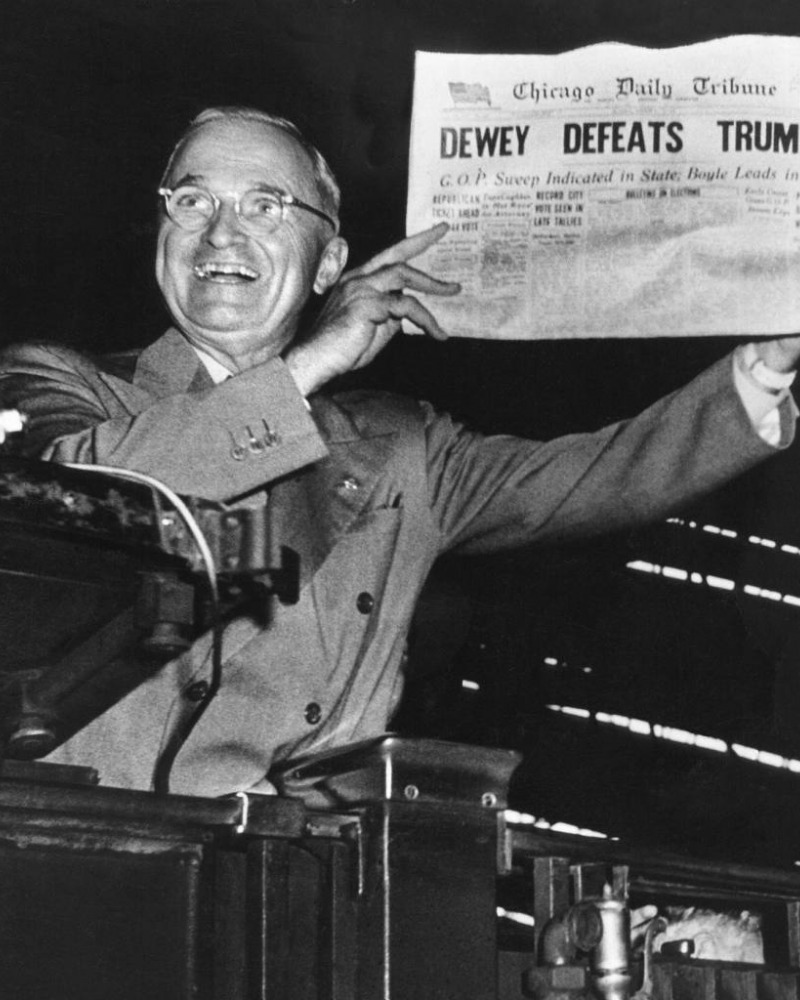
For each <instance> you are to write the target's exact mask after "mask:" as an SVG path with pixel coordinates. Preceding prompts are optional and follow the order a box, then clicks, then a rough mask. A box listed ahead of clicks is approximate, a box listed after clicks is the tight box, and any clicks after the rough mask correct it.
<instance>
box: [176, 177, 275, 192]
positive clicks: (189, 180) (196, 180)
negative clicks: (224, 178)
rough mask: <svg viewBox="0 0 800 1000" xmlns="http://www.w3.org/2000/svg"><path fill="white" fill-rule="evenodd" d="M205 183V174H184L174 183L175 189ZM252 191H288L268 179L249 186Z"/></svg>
mask: <svg viewBox="0 0 800 1000" xmlns="http://www.w3.org/2000/svg"><path fill="white" fill-rule="evenodd" d="M201 183H202V184H205V183H207V181H206V177H205V176H204V175H203V174H184V175H183V177H181V178H180V179H179V180H177V181H175V182H174V184H173V185H172V189H173V191H174V190H175V189H176V188H179V187H182V186H183V185H184V184H201ZM248 190H250V191H280V192H282V193H283V194H286V193H287V192H286V191H284V189H283V188H280V187H278V186H277V185H276V184H268V183H267V182H266V181H256V182H254V184H253V186H252V187H251V188H249V189H248Z"/></svg>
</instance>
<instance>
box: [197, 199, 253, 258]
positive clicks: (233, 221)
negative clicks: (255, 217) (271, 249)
mask: <svg viewBox="0 0 800 1000" xmlns="http://www.w3.org/2000/svg"><path fill="white" fill-rule="evenodd" d="M205 238H206V240H207V241H208V242H209V243H211V244H212V245H213V246H215V247H225V246H230V245H231V244H232V243H241V242H242V241H243V240H245V239H246V234H245V233H244V230H243V229H242V224H241V221H240V220H239V216H238V214H237V212H236V206H235V205H233V204H232V203H231V202H222V204H221V205H220V206H219V208H218V209H217V211H216V213H215V214H214V217H213V218H212V219H211V220H210V221H209V223H208V225H207V226H206V229H205Z"/></svg>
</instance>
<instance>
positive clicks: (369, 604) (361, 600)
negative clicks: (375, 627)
mask: <svg viewBox="0 0 800 1000" xmlns="http://www.w3.org/2000/svg"><path fill="white" fill-rule="evenodd" d="M356 607H357V608H358V610H359V611H360V612H361V614H362V615H368V614H369V613H370V611H372V609H373V608H374V607H375V598H374V597H373V596H372V594H368V593H367V591H366V590H363V591H362V592H361V593H360V594H359V595H358V597H357V598H356Z"/></svg>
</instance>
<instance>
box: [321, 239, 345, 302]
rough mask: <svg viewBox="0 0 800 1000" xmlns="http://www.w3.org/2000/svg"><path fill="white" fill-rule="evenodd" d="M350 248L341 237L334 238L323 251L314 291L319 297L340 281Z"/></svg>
mask: <svg viewBox="0 0 800 1000" xmlns="http://www.w3.org/2000/svg"><path fill="white" fill-rule="evenodd" d="M348 253H349V248H348V246H347V241H346V240H343V239H342V237H341V236H334V237H333V239H332V240H330V242H329V243H328V245H327V246H326V247H325V249H324V250H323V251H322V256H321V257H320V260H319V264H318V265H317V276H316V277H315V278H314V291H315V292H316V293H317V295H322V293H323V292H327V291H328V289H329V288H332V287H333V285H335V284H336V282H337V281H338V280H339V277H340V276H341V273H342V271H344V268H345V265H346V264H347V255H348Z"/></svg>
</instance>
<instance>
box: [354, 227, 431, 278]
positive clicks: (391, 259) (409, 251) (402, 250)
mask: <svg viewBox="0 0 800 1000" xmlns="http://www.w3.org/2000/svg"><path fill="white" fill-rule="evenodd" d="M449 228H450V227H449V226H448V225H447V223H446V222H440V223H438V225H435V226H431V227H430V229H423V230H422V232H420V233H414V235H413V236H407V237H406V238H405V239H404V240H400V242H399V243H394V244H393V245H392V246H390V247H387V248H386V249H385V250H382V251H381V252H380V253H379V254H376V255H375V256H374V257H372V258H370V260H368V261H367V262H366V264H362V265H361V267H358V268H356V269H355V271H353V272H351V273H354V274H372V273H373V272H374V271H377V270H379V269H380V268H382V267H387V266H388V265H390V264H401V263H404V262H405V261H407V260H412V259H413V258H414V257H418V256H419V255H420V254H421V253H423V252H424V251H425V250H427V249H428V247H432V246H433V244H434V243H438V242H439V240H440V239H441V238H442V237H443V236H444V234H445V233H446V232H447V231H448V229H449Z"/></svg>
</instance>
